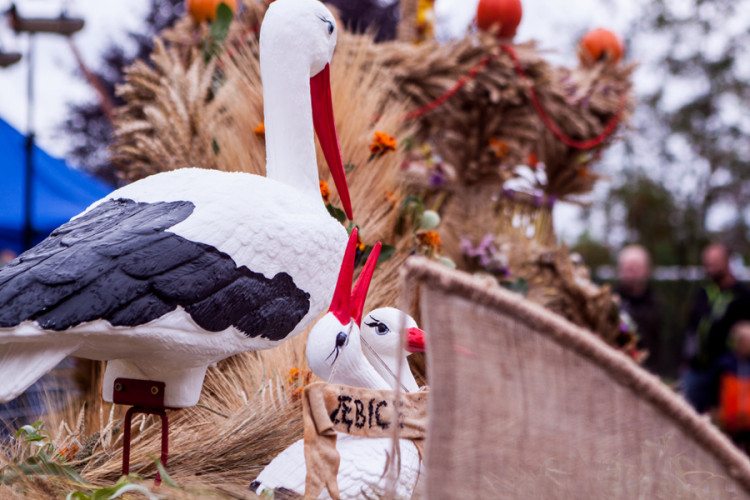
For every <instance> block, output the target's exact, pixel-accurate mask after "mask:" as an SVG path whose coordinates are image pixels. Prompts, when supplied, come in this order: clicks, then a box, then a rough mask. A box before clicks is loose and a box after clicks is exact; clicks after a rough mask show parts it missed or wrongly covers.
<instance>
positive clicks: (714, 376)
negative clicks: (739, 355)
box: [682, 243, 750, 413]
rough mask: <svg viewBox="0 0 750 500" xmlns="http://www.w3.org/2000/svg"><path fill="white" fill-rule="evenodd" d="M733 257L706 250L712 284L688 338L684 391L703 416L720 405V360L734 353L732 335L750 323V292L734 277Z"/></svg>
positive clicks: (721, 249) (699, 300)
mask: <svg viewBox="0 0 750 500" xmlns="http://www.w3.org/2000/svg"><path fill="white" fill-rule="evenodd" d="M729 257H730V252H729V250H728V249H727V247H726V246H724V245H721V244H717V243H714V244H711V245H709V246H708V247H706V248H705V250H703V255H702V263H703V269H704V271H705V273H706V278H708V283H707V284H706V285H705V286H703V287H702V288H701V289H700V290H699V291H698V294H697V295H696V297H695V300H694V301H693V308H692V311H691V313H690V319H689V322H688V329H687V332H686V337H685V346H684V349H683V359H684V362H685V363H686V365H687V366H686V371H685V373H684V375H683V379H682V384H683V390H684V394H685V398H686V399H687V400H688V402H689V403H690V404H691V405H693V407H694V408H695V409H696V410H697V411H698V412H699V413H705V412H706V411H708V410H710V409H712V408H715V407H716V406H717V405H718V395H719V371H720V368H719V360H720V359H721V358H722V357H724V356H726V355H727V354H730V349H729V345H728V344H729V332H730V331H731V330H732V328H733V327H734V325H735V324H736V323H738V322H739V321H742V320H750V289H748V288H747V287H746V286H745V285H743V284H742V283H740V282H739V281H737V279H736V278H735V277H734V275H733V274H732V271H731V269H730V268H729Z"/></svg>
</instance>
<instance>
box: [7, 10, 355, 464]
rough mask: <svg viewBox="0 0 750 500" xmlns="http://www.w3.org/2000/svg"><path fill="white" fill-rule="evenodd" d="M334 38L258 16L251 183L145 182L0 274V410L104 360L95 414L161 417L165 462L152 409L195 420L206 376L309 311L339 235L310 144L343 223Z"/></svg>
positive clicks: (323, 25)
mask: <svg viewBox="0 0 750 500" xmlns="http://www.w3.org/2000/svg"><path fill="white" fill-rule="evenodd" d="M336 38H337V30H336V22H335V20H334V18H333V15H332V14H331V12H330V11H329V10H328V9H326V8H325V7H324V6H323V4H322V3H320V2H318V1H316V0H278V1H276V2H274V3H273V4H271V5H270V6H269V8H268V11H267V13H266V16H265V19H264V21H263V25H262V27H261V33H260V64H261V76H262V79H263V97H264V109H265V127H266V149H267V166H266V171H267V177H261V176H257V175H251V174H246V173H228V172H219V171H211V170H201V169H183V170H176V171H172V172H167V173H161V174H156V175H153V176H150V177H147V178H145V179H143V180H140V181H138V182H135V183H133V184H130V185H128V186H126V187H123V188H121V189H118V190H117V191H114V192H113V193H112V194H110V195H109V196H107V197H106V198H104V199H102V200H100V201H99V202H97V203H95V204H93V205H92V206H91V207H89V208H88V209H87V210H86V211H85V212H83V213H82V214H80V215H79V216H77V217H75V218H73V219H72V220H71V221H70V222H68V223H67V224H64V225H63V226H61V227H60V228H58V229H57V230H55V231H54V232H53V233H52V234H51V235H50V236H49V237H48V238H47V239H45V240H44V241H43V242H41V243H40V244H39V245H37V246H36V247H34V248H32V249H30V250H28V251H27V252H25V253H23V254H22V255H20V256H19V257H18V258H17V259H15V260H14V261H12V262H10V263H9V264H8V265H7V266H5V267H3V268H2V270H0V379H1V380H2V384H0V401H8V400H10V399H13V398H14V397H16V396H17V395H19V394H20V393H21V392H23V391H24V390H25V389H26V388H27V387H29V386H30V385H31V384H32V383H33V382H34V381H36V380H37V379H38V378H39V377H41V376H42V375H43V374H44V373H46V372H47V371H49V370H50V369H51V368H53V367H54V366H55V365H57V364H58V363H59V362H60V360H62V359H63V358H64V357H66V356H69V355H73V356H77V357H82V358H88V359H94V360H107V361H108V363H107V368H106V371H105V374H104V381H103V391H102V396H103V398H104V400H106V401H110V402H112V401H113V402H115V403H121V404H130V405H136V406H138V407H140V408H141V409H143V410H144V411H146V412H150V413H157V414H160V415H162V421H163V424H164V425H163V429H162V444H163V449H162V452H163V453H162V462H166V438H167V421H166V414H165V412H164V409H165V408H183V407H188V406H193V405H195V404H196V403H197V402H198V399H199V397H200V392H201V387H202V385H203V379H204V377H205V374H206V369H207V367H208V366H209V365H211V364H213V363H215V362H217V361H219V360H222V359H224V358H226V357H228V356H232V355H234V354H238V353H241V352H244V351H251V350H259V349H268V348H271V347H274V346H276V345H278V344H280V343H281V342H283V341H285V340H287V339H289V338H291V337H293V336H294V335H297V334H298V333H300V332H301V331H302V330H303V329H304V328H305V327H306V326H307V324H308V323H309V322H310V321H311V320H312V319H313V318H315V317H316V316H317V315H318V314H319V313H320V312H321V311H322V310H323V308H324V307H325V305H326V304H327V303H328V301H329V300H330V298H331V295H332V293H333V288H334V284H335V276H336V274H337V270H338V269H337V266H336V263H337V262H339V261H340V259H341V255H342V253H343V251H344V249H345V245H346V241H347V235H346V230H345V229H344V228H343V227H342V226H341V224H339V223H338V222H337V221H336V220H334V219H333V218H332V217H331V216H330V215H329V214H328V212H327V211H326V209H325V206H324V204H323V201H322V199H321V196H320V191H319V184H318V170H317V161H316V155H315V142H314V131H313V129H315V131H317V133H318V138H319V140H320V143H321V146H322V148H323V151H324V154H325V157H326V160H327V162H328V165H329V167H330V169H331V173H332V176H333V179H334V181H335V183H336V187H337V189H338V192H339V195H340V198H341V201H342V204H343V207H344V210H345V212H346V214H347V216H348V217H349V218H352V211H351V204H350V201H349V194H348V190H347V185H346V178H345V174H344V167H343V162H342V160H341V152H340V149H339V144H338V138H337V135H336V128H335V125H334V121H333V112H332V106H331V91H330V83H329V78H330V77H329V63H330V60H331V56H332V54H333V50H334V47H335V45H336ZM139 411H140V410H139ZM129 415H131V413H129ZM128 429H129V417H128V419H127V420H126V431H127V430H128ZM125 437H126V440H125V445H124V447H125V449H124V453H123V459H124V466H123V471H124V472H127V452H128V451H129V440H128V439H127V438H128V437H129V436H125Z"/></svg>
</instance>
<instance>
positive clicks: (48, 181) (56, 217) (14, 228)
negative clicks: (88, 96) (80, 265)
mask: <svg viewBox="0 0 750 500" xmlns="http://www.w3.org/2000/svg"><path fill="white" fill-rule="evenodd" d="M25 145H26V137H25V136H24V135H23V134H21V133H20V132H19V131H18V130H16V129H14V128H13V127H11V126H10V125H9V124H8V123H7V122H6V121H4V120H3V119H2V118H0V250H2V249H4V248H9V249H11V250H13V251H15V252H17V253H20V252H21V251H22V250H24V248H23V241H24V225H25V216H24V205H25V204H24V197H25V173H24V172H25V168H26V152H25ZM32 158H33V161H34V179H33V184H32V186H33V196H32V200H33V207H32V211H31V212H32V219H31V220H32V226H33V233H34V234H33V241H34V243H35V244H36V243H38V242H39V241H41V240H42V239H44V238H45V237H46V236H47V235H49V233H51V232H52V230H54V229H55V228H56V227H58V226H60V225H61V224H64V223H65V222H67V221H68V220H70V218H71V217H73V216H74V215H77V214H79V213H80V212H82V211H83V210H84V209H85V208H86V207H88V206H89V205H90V204H91V203H93V202H94V201H96V200H98V199H99V198H102V197H104V196H106V195H107V194H109V193H110V192H111V191H112V189H113V188H112V187H110V186H108V185H107V184H105V183H103V182H101V181H99V180H97V179H95V178H94V177H92V176H90V175H88V174H86V173H83V172H80V171H77V170H73V169H71V168H70V167H68V165H67V164H66V163H65V161H64V160H61V159H58V158H53V157H52V156H50V155H49V154H47V153H46V152H44V151H43V150H42V149H41V148H39V147H37V146H34V150H33V154H32Z"/></svg>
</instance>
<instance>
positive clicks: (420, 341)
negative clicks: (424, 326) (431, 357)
mask: <svg viewBox="0 0 750 500" xmlns="http://www.w3.org/2000/svg"><path fill="white" fill-rule="evenodd" d="M406 350H407V351H409V352H424V351H425V347H424V332H423V331H422V330H420V329H419V328H409V329H408V330H406Z"/></svg>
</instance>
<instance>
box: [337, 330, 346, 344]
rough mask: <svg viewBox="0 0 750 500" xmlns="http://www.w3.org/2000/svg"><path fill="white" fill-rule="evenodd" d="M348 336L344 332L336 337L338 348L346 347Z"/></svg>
mask: <svg viewBox="0 0 750 500" xmlns="http://www.w3.org/2000/svg"><path fill="white" fill-rule="evenodd" d="M346 339H347V336H346V334H345V333H344V332H339V333H338V335H336V347H344V344H346Z"/></svg>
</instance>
